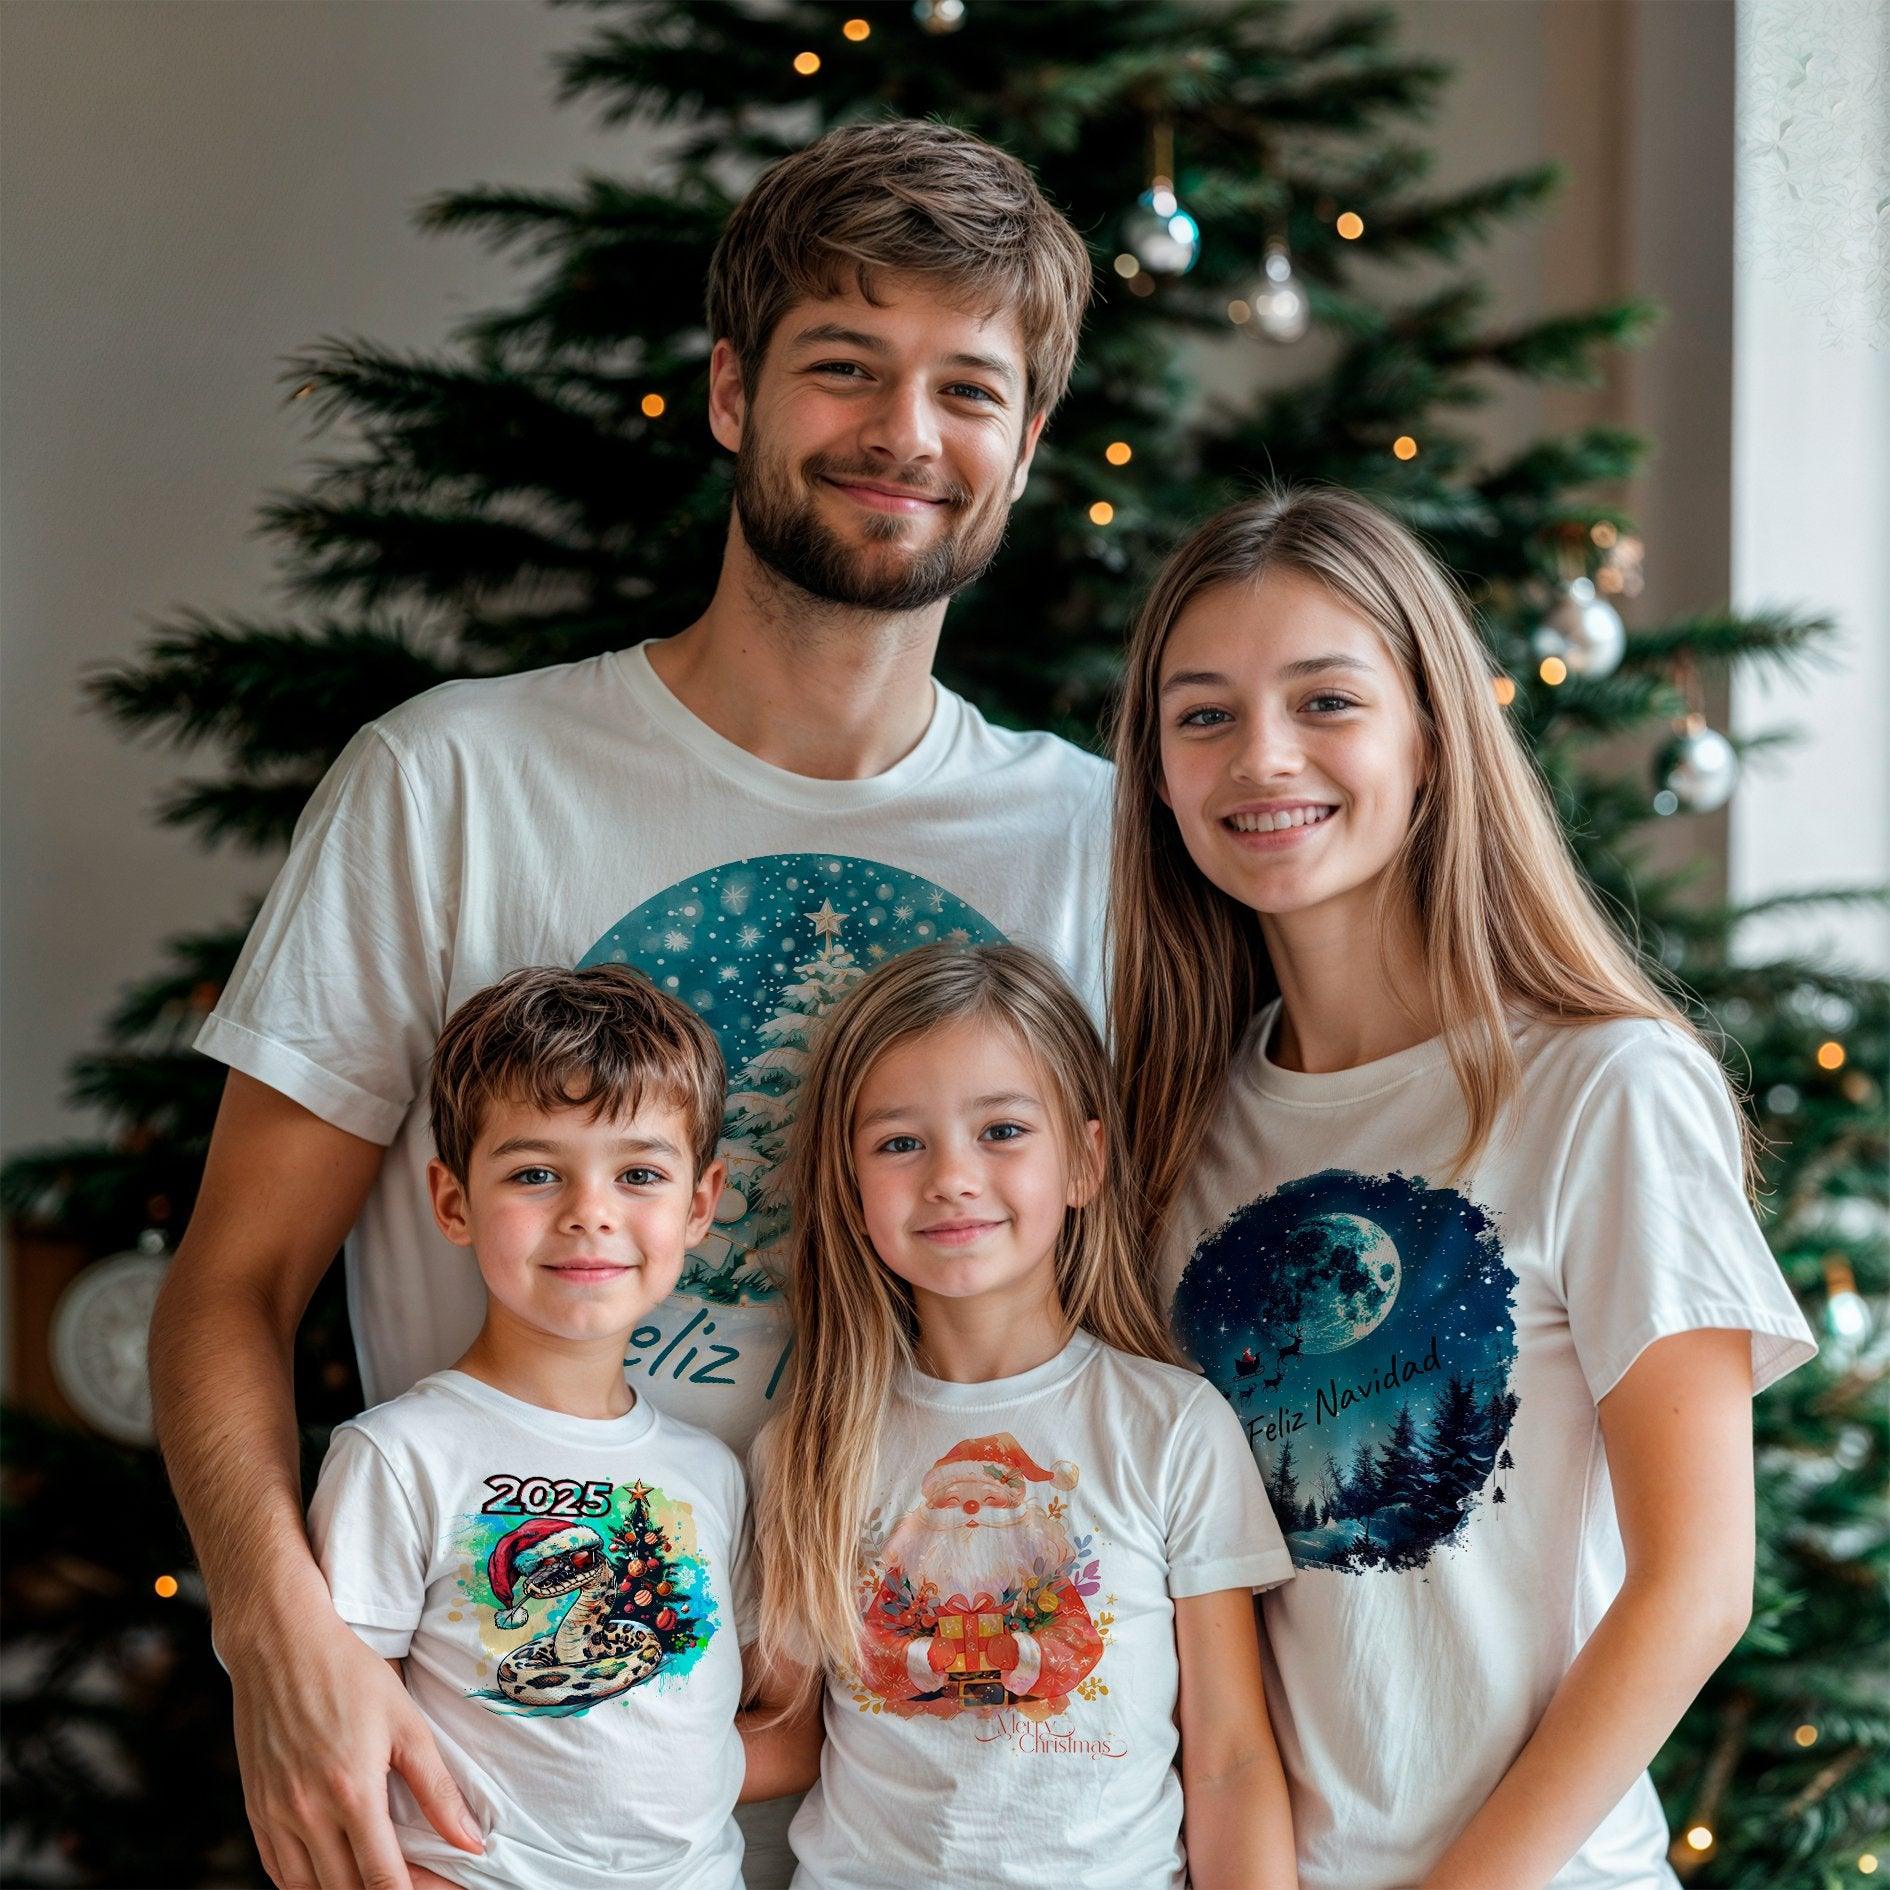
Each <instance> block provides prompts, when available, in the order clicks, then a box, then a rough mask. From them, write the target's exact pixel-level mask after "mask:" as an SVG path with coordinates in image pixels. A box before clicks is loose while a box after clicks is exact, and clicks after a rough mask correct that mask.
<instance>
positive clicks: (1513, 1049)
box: [1112, 492, 1814, 1890]
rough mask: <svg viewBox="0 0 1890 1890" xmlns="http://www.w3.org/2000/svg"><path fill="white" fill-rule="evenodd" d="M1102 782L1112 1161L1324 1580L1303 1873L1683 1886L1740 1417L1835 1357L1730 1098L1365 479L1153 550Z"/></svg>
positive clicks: (1730, 1612)
mask: <svg viewBox="0 0 1890 1890" xmlns="http://www.w3.org/2000/svg"><path fill="white" fill-rule="evenodd" d="M1116 764H1117V810H1116V830H1115V878H1114V888H1113V898H1112V926H1113V931H1114V939H1113V945H1114V951H1115V961H1114V962H1115V971H1114V976H1115V990H1114V1002H1115V1011H1114V1021H1115V1028H1116V1031H1117V1046H1116V1047H1117V1054H1118V1058H1119V1064H1120V1070H1121V1077H1122V1084H1123V1089H1124V1093H1125V1096H1126V1098H1127V1111H1128V1146H1129V1162H1130V1168H1131V1172H1133V1173H1134V1174H1135V1175H1136V1177H1137V1178H1138V1180H1140V1181H1141V1182H1142V1183H1143V1185H1144V1188H1145V1190H1146V1203H1147V1208H1148V1213H1149V1217H1150V1222H1151V1224H1165V1226H1166V1229H1167V1233H1168V1243H1167V1248H1166V1251H1167V1253H1168V1255H1169V1259H1168V1265H1167V1271H1166V1283H1167V1286H1168V1289H1169V1291H1170V1292H1171V1294H1172V1306H1173V1312H1174V1316H1175V1321H1176V1325H1177V1329H1178V1331H1179V1332H1180V1335H1181V1337H1182V1339H1183V1340H1184V1342H1185V1343H1186V1345H1187V1347H1188V1349H1189V1350H1190V1351H1191V1352H1192V1353H1193V1354H1194V1356H1195V1357H1196V1358H1197V1359H1198V1360H1199V1361H1200V1363H1201V1365H1202V1367H1203V1369H1204V1370H1205V1371H1206V1373H1207V1375H1208V1377H1209V1378H1210V1380H1212V1381H1213V1383H1215V1384H1216V1385H1218V1386H1219V1387H1220V1388H1221V1389H1222V1391H1223V1392H1224V1393H1225V1394H1226V1396H1227V1397H1228V1398H1229V1399H1230V1400H1232V1401H1233V1404H1234V1408H1235V1409H1236V1410H1237V1411H1238V1412H1239V1414H1240V1416H1241V1417H1242V1418H1243V1419H1244V1420H1245V1422H1246V1429H1247V1432H1248V1435H1249V1437H1250V1438H1251V1439H1252V1441H1253V1446H1254V1450H1255V1453H1256V1454H1257V1456H1258V1457H1259V1459H1260V1462H1261V1465H1262V1467H1263V1469H1264V1471H1265V1473H1266V1476H1267V1482H1268V1487H1269V1490H1270V1493H1271V1495H1272V1497H1273V1501H1274V1506H1275V1509H1276V1511H1277V1513H1278V1514H1279V1516H1280V1519H1281V1521H1282V1523H1283V1524H1284V1526H1285V1529H1286V1532H1287V1540H1288V1543H1289V1546H1290V1548H1291V1550H1292V1554H1293V1559H1294V1562H1295V1564H1296V1565H1297V1567H1298V1569H1299V1575H1298V1579H1297V1580H1295V1581H1294V1582H1292V1583H1291V1584H1289V1585H1288V1586H1286V1587H1284V1588H1281V1589H1278V1590H1276V1591H1275V1592H1274V1593H1273V1594H1271V1595H1269V1596H1268V1598H1267V1601H1266V1604H1265V1608H1264V1613H1265V1627H1266V1634H1265V1641H1266V1650H1267V1657H1268V1663H1269V1669H1268V1687H1267V1691H1268V1696H1269V1699H1270V1701H1271V1704H1272V1706H1273V1708H1274V1711H1275V1713H1276V1714H1277V1715H1279V1716H1280V1717H1279V1735H1280V1744H1281V1750H1282V1753H1283V1756H1284V1758H1285V1762H1286V1767H1287V1774H1288V1778H1289V1781H1290V1784H1291V1788H1292V1799H1293V1816H1294V1823H1295V1826H1296V1828H1297V1831H1298V1837H1299V1847H1300V1850H1299V1867H1300V1872H1301V1878H1302V1881H1303V1882H1304V1883H1305V1884H1306V1885H1307V1886H1308V1887H1309V1890H1392V1887H1393V1886H1396V1887H1397V1890H1410V1886H1413V1885H1419V1886H1423V1887H1424V1890H1537V1886H1540V1885H1543V1884H1547V1883H1551V1882H1553V1883H1554V1884H1556V1885H1558V1886H1566V1887H1567V1890H1576V1886H1579V1887H1580V1890H1630V1887H1631V1890H1652V1887H1653V1886H1657V1885H1668V1884H1672V1883H1673V1882H1674V1878H1673V1876H1672V1873H1671V1872H1670V1871H1669V1869H1668V1867H1667V1864H1666V1862H1665V1853H1666V1850H1667V1833H1666V1829H1665V1826H1664V1824H1663V1821H1662V1817H1661V1810H1660V1806H1659V1804H1658V1802H1657V1800H1656V1798H1655V1795H1654V1791H1653V1787H1652V1785H1651V1784H1650V1783H1649V1781H1648V1779H1647V1777H1646V1774H1645V1771H1644V1768H1645V1766H1646V1764H1647V1762H1648V1760H1649V1759H1650V1758H1651V1757H1652V1756H1653V1754H1654V1753H1655V1752H1656V1751H1657V1750H1658V1748H1659V1746H1660V1744H1661V1742H1662V1740H1663V1739H1664V1738H1665V1737H1666V1735H1667V1733H1668V1732H1669V1731H1670V1730H1671V1728H1672V1727H1673V1725H1674V1722H1675V1721H1676V1720H1677V1719H1678V1718H1679V1716H1680V1714H1681V1712H1682V1711H1683V1710H1684V1709H1685V1707H1686V1706H1687V1704H1688V1702H1689V1701H1690V1700H1691V1699H1692V1698H1693V1696H1694V1694H1695V1692H1696V1691H1697V1690H1698V1688H1699V1687H1700V1685H1701V1683H1702V1682H1703V1681H1704V1680H1705V1679H1706V1677H1707V1676H1708V1675H1709V1674H1710V1673H1711V1672H1712V1670H1713V1668H1714V1667H1715V1666H1716V1665H1717V1664H1718V1663H1719V1661H1720V1660H1721V1659H1722V1658H1723V1657H1724V1656H1725V1654H1726V1653H1727V1651H1728V1650H1729V1649H1730V1648H1731V1647H1732V1645H1733V1643H1734V1642H1735V1641H1736V1640H1737V1639H1738V1638H1739V1635H1740V1633H1741V1632H1742V1630H1743V1628H1744V1626H1745V1623H1746V1620H1747V1618H1748V1615H1749V1612H1750V1607H1751V1581H1752V1557H1753V1542H1752V1532H1753V1520H1752V1512H1753V1497H1752V1467H1751V1426H1750V1411H1749V1399H1750V1397H1751V1394H1752V1392H1753V1391H1754V1390H1755V1389H1757V1388H1759V1387H1762V1386H1764V1385H1767V1384H1770V1383H1771V1382H1772V1381H1773V1380H1774V1379H1776V1378H1777V1377H1779V1376H1780V1375H1781V1374H1782V1373H1784V1372H1786V1371H1789V1370H1790V1369H1791V1368H1792V1367H1793V1366H1795V1365H1798V1364H1800V1363H1801V1362H1802V1361H1803V1360H1804V1359H1806V1358H1807V1357H1809V1356H1810V1355H1811V1353H1812V1351H1813V1349H1814V1348H1813V1346H1812V1344H1811V1339H1810V1334H1809V1332H1808V1331H1807V1329H1806V1326H1805V1323H1804V1321H1803V1319H1802V1317H1801V1316H1800V1314H1799V1311H1798V1308H1797V1305H1796V1303H1795V1302H1794V1300H1793V1299H1792V1296H1791V1294H1790V1293H1789V1292H1788V1291H1787V1290H1786V1288H1785V1285H1784V1283H1783V1281H1782V1280H1781V1278H1780V1276H1779V1272H1778V1269H1777V1266H1776V1265H1775V1263H1774V1262H1773V1260H1772V1257H1771V1255H1770V1253H1769V1252H1768V1251H1767V1249H1766V1246H1765V1244H1764V1242H1763V1240H1762V1239H1761V1238H1760V1236H1759V1233H1758V1229H1757V1227H1756V1226H1755V1224H1754V1221H1753V1217H1752V1214H1751V1211H1750V1209H1749V1207H1748V1205H1747V1200H1746V1196H1745V1192H1744V1188H1743V1178H1742V1156H1743V1149H1742V1137H1741V1131H1740V1126H1739V1119H1738V1116H1737V1114H1736V1111H1735V1108H1734V1105H1733V1102H1732V1099H1731V1097H1730V1096H1729V1094H1728V1090H1727V1085H1726V1082H1725V1080H1724V1078H1723V1076H1722V1074H1721V1072H1720V1070H1719V1068H1718V1066H1717V1064H1716V1063H1715V1061H1714V1059H1713V1058H1712V1056H1711V1055H1709V1053H1708V1052H1707V1051H1706V1049H1705V1048H1704V1047H1703V1045H1702V1044H1701V1042H1700V1040H1699V1038H1698V1036H1697V1035H1696V1034H1695V1032H1694V1031H1693V1030H1692V1029H1691V1028H1690V1027H1689V1025H1688V1024H1687V1023H1686V1021H1685V1020H1684V1018H1683V1017H1682V1016H1681V1014H1680V1012H1679V1011H1678V1010H1677V1009H1676V1008H1675V1006H1674V1005H1673V1004H1672V1003H1670V1002H1669V1001H1668V999H1667V998H1666V997H1664V996H1663V995H1662V994H1661V992H1660V991H1659V990H1657V989H1656V988H1655V986H1654V985H1653V984H1652V983H1651V982H1650V981H1649V980H1648V978H1647V977H1646V976H1645V975H1644V974H1643V973H1642V972H1641V970H1640V969H1639V967H1638V966H1637V964H1636V961H1635V959H1634V956H1633V954H1632V953H1631V952H1630V951H1629V949H1628V948H1627V947H1626V946H1625V945H1624V944H1623V943H1622V942H1621V941H1620V939H1619V938H1618V937H1617V936H1616V934H1615V932H1614V931H1613V929H1612V928H1611V927H1610V926H1609V924H1608V923H1607V922H1606V920H1605V919H1604V918H1603V917H1602V916H1601V914H1600V913H1599V912H1598V911H1597V909H1596V908H1595V906H1594V904H1593V903H1592V901H1591V900H1590V898H1589V896H1588V895H1587V893H1586V892H1585V890H1584V888H1583V885H1582V883H1581V881H1580V880H1579V878H1578V876H1577V874H1576V871H1575V868H1574V866H1573V864H1572V862H1571V860H1570V858H1569V855H1568V853H1567V851H1566V849H1565V847H1564V844H1563V842H1562V839H1561V836H1560V833H1559V831H1558V830H1557V828H1556V825H1555V823H1554V820H1553V817H1552V815H1551V812H1550V807H1549V803H1548V799H1547V796H1546V794H1545V793H1544V790H1543V787H1542V785H1541V783H1540V781H1539V780H1538V779H1537V777H1536V775H1535V774H1534V772H1533V770H1532V769H1531V768H1530V766H1529V765H1528V762H1527V761H1526V759H1525V757H1524V754H1523V751H1522V749H1521V747H1520V746H1519V744H1518V742H1517V741H1516V739H1515V737H1514V735H1513V734H1512V733H1511V731H1510V729H1509V728H1508V726H1507V725H1506V723H1505V720H1504V717H1503V713H1502V711H1501V709H1500V708H1499V707H1498V704H1497V701H1496V698H1495V695H1494V693H1493V690H1492V687H1491V676H1490V670H1489V665H1488V662H1487V659H1486V658H1485V656H1484V654H1483V652H1482V649H1481V647H1480V645H1479V644H1478V642H1477V640H1476V637H1475V635H1474V633H1473V631H1472V628H1471V625H1470V621H1469V617H1468V615H1467V612H1466V610H1465V608H1464V605H1463V603H1462V601H1461V599H1460V598H1459V597H1458V596H1457V594H1456V593H1455V591H1454V590H1453V589H1452V587H1451V586H1450V584H1449V582H1448V581H1447V580H1446V579H1445V577H1444V576H1443V575H1442V574H1441V573H1440V572H1439V570H1438V569H1437V567H1436V566H1435V565H1434V564H1433V563H1432V562H1431V561H1430V559H1429V558H1428V557H1427V556H1426V555H1425V554H1424V553H1423V552H1422V551H1421V550H1420V549H1419V547H1418V545H1417V544H1416V542H1415V541H1414V540H1413V539H1412V538H1411V537H1410V535H1409V534H1408V533H1406V532H1405V531H1404V530H1403V529H1402V528H1400V527H1399V526H1398V525H1397V524H1395V523H1394V522H1393V521H1392V520H1390V519H1389V518H1387V517H1386V516H1385V515H1384V514H1382V513H1381V512H1379V511H1377V510H1376V509H1375V508H1373V507H1371V506H1369V505H1367V504H1365V503H1363V502H1362V501H1360V500H1357V499H1354V498H1350V497H1347V496H1345V495H1343V494H1339V493H1332V492H1310V493H1298V494H1289V495H1286V496H1283V497H1277V498H1270V499H1265V500H1259V501H1254V502H1251V503H1247V504H1242V505H1238V506H1235V507H1234V508H1233V509H1232V510H1230V511H1228V512H1225V513H1223V514H1222V515H1221V516H1220V517H1218V518H1216V519H1214V520H1212V521H1211V522H1210V523H1209V524H1207V525H1206V526H1204V527H1203V528H1202V529H1201V530H1200V531H1199V532H1198V533H1197V534H1196V535H1195V536H1194V538H1192V539H1191V540H1190V541H1189V542H1188V543H1187V544H1185V545H1184V546H1183V547H1182V548H1181V549H1180V550H1179V551H1177V552H1176V553H1175V554H1174V556H1173V557H1172V558H1171V559H1170V560H1169V562H1168V564H1167V566H1166V567H1165V569H1164V570H1163V572H1162V573H1161V575H1160V576H1159V577H1158V579H1157V581H1156V584H1155V586H1154V590H1153V592H1152V594H1151V596H1150V598H1149V600H1148V603H1147V605H1146V606H1145V608H1144V610H1143V613H1142V616H1141V619H1140V622H1139V624H1138V626H1137V629H1136V632H1135V635H1134V639H1133V644H1132V648H1131V651H1130V654H1129V660H1128V665H1127V674H1126V678H1125V683H1124V691H1123V699H1122V705H1121V710H1120V715H1119V722H1118V729H1117V739H1116Z"/></svg>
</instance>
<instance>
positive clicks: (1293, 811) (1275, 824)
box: [1229, 807, 1333, 833]
mask: <svg viewBox="0 0 1890 1890" xmlns="http://www.w3.org/2000/svg"><path fill="white" fill-rule="evenodd" d="M1332 811H1333V810H1332V809H1331V808H1330V807H1293V808H1289V809H1288V810H1287V811H1286V812H1285V813H1282V814H1233V815H1230V816H1229V824H1230V825H1231V826H1232V827H1233V829H1234V831H1235V832H1236V833H1279V832H1281V831H1283V830H1284V829H1285V828H1288V827H1316V826H1317V825H1318V824H1319V822H1320V821H1322V820H1324V819H1325V818H1326V817H1327V815H1329V814H1330V813H1332Z"/></svg>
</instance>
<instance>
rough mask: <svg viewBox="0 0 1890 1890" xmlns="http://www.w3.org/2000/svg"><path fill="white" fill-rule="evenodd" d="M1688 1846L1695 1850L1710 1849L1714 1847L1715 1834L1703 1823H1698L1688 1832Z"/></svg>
mask: <svg viewBox="0 0 1890 1890" xmlns="http://www.w3.org/2000/svg"><path fill="white" fill-rule="evenodd" d="M1687 1848H1688V1849H1689V1850H1694V1851H1710V1850H1711V1849H1712V1848H1713V1834H1712V1832H1711V1831H1710V1830H1709V1829H1708V1828H1707V1827H1706V1826H1705V1825H1703V1824H1696V1825H1695V1826H1694V1827H1693V1829H1692V1830H1691V1831H1689V1832H1688V1833H1687Z"/></svg>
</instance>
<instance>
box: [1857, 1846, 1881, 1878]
mask: <svg viewBox="0 0 1890 1890" xmlns="http://www.w3.org/2000/svg"><path fill="white" fill-rule="evenodd" d="M1857 1868H1858V1869H1859V1871H1861V1872H1862V1873H1863V1875H1864V1876H1866V1877H1874V1876H1875V1875H1876V1874H1877V1857H1876V1853H1875V1852H1874V1851H1866V1852H1865V1853H1864V1854H1863V1856H1862V1857H1860V1858H1859V1859H1858V1860H1857Z"/></svg>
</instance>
